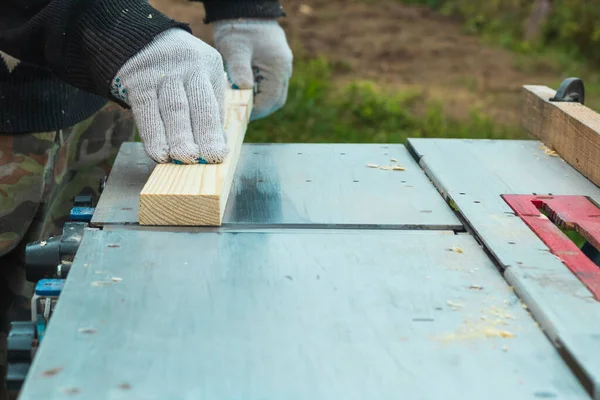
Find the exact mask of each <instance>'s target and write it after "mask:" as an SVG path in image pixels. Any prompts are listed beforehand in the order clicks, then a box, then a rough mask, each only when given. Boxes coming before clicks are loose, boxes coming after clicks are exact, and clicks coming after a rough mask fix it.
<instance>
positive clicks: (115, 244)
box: [107, 243, 121, 248]
mask: <svg viewBox="0 0 600 400" xmlns="http://www.w3.org/2000/svg"><path fill="white" fill-rule="evenodd" d="M107 247H110V248H115V247H121V245H120V244H117V243H111V244H109V245H108V246H107Z"/></svg>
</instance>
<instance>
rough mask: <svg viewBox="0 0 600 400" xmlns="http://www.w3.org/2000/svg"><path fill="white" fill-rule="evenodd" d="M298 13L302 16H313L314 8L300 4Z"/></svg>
mask: <svg viewBox="0 0 600 400" xmlns="http://www.w3.org/2000/svg"><path fill="white" fill-rule="evenodd" d="M298 11H300V14H304V15H310V14H312V8H311V7H310V6H309V5H306V4H300V7H298Z"/></svg>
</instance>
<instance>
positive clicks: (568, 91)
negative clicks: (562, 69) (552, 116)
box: [550, 78, 585, 104]
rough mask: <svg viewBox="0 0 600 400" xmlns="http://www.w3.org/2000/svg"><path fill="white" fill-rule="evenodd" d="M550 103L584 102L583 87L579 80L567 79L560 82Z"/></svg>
mask: <svg viewBox="0 0 600 400" xmlns="http://www.w3.org/2000/svg"><path fill="white" fill-rule="evenodd" d="M550 101H555V102H569V103H580V104H584V102H585V87H584V85H583V81H582V80H581V79H579V78H567V79H565V80H563V81H562V83H561V84H560V86H559V87H558V90H557V91H556V94H555V95H554V97H552V98H551V99H550Z"/></svg>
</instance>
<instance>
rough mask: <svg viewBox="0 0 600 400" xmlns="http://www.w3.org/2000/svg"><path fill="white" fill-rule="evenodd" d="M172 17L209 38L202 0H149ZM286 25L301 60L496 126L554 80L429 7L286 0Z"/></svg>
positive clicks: (383, 1)
mask: <svg viewBox="0 0 600 400" xmlns="http://www.w3.org/2000/svg"><path fill="white" fill-rule="evenodd" d="M151 3H152V4H153V5H154V6H155V7H157V8H158V9H159V10H161V11H163V12H165V13H166V14H167V15H169V16H171V17H172V18H175V19H179V20H182V21H185V22H188V23H190V25H191V27H192V29H193V31H194V34H196V35H197V36H198V37H200V38H202V39H204V40H206V41H208V42H209V43H212V36H211V30H210V28H209V27H207V26H206V25H205V24H204V22H203V18H204V8H203V5H202V4H201V3H192V2H189V1H186V0H151ZM282 4H283V5H284V9H285V10H286V12H287V14H288V16H287V18H284V19H282V20H281V24H282V26H283V27H284V29H285V30H286V32H287V34H288V40H289V42H290V45H291V47H292V49H293V50H294V52H295V54H296V56H297V57H314V56H321V55H323V56H326V57H327V58H328V59H330V60H332V61H335V62H337V63H338V65H341V66H343V67H344V68H339V71H338V72H337V73H336V77H335V79H336V80H339V81H351V80H371V81H375V82H377V83H378V84H380V85H381V86H382V87H385V88H391V89H397V90H402V89H418V90H421V91H422V92H423V94H424V98H426V99H435V100H441V101H443V103H444V105H445V109H446V112H447V113H449V114H450V115H452V116H454V117H457V118H463V117H466V116H467V115H468V113H469V110H470V109H471V107H473V106H478V107H480V108H481V109H483V110H484V111H485V112H486V113H487V114H488V115H490V116H491V117H492V118H494V120H496V121H497V122H498V123H502V124H510V125H516V124H518V118H519V90H520V87H521V85H524V84H546V85H547V84H549V82H553V81H555V80H556V79H557V78H558V77H557V76H556V75H555V72H554V71H552V70H550V69H547V70H544V69H543V68H542V70H541V71H542V72H540V69H539V68H538V69H537V70H536V71H535V72H527V70H526V69H524V68H523V67H522V66H520V61H519V59H518V58H517V57H518V56H516V55H515V54H513V53H511V52H509V51H506V50H503V49H500V48H494V47H490V46H489V45H485V44H483V43H482V41H481V40H480V39H478V38H477V37H475V36H470V35H467V34H465V33H464V32H463V30H462V29H461V27H460V24H459V23H458V22H457V21H455V20H452V19H450V18H447V17H443V16H440V15H438V14H436V13H434V12H432V11H430V10H428V9H426V8H424V7H418V6H408V5H404V4H402V3H401V2H399V1H398V0H377V1H371V2H367V1H358V0H354V1H352V0H305V1H290V0H283V1H282Z"/></svg>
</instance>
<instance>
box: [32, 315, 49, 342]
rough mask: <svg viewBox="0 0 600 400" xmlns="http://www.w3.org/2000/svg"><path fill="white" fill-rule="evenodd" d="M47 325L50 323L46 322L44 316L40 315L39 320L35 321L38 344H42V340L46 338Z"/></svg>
mask: <svg viewBox="0 0 600 400" xmlns="http://www.w3.org/2000/svg"><path fill="white" fill-rule="evenodd" d="M47 324H48V323H47V322H46V320H45V319H44V317H43V316H42V314H38V316H37V319H36V321H35V328H36V331H37V339H38V343H42V339H43V338H44V334H45V333H46V326H47ZM38 346H39V345H38Z"/></svg>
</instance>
